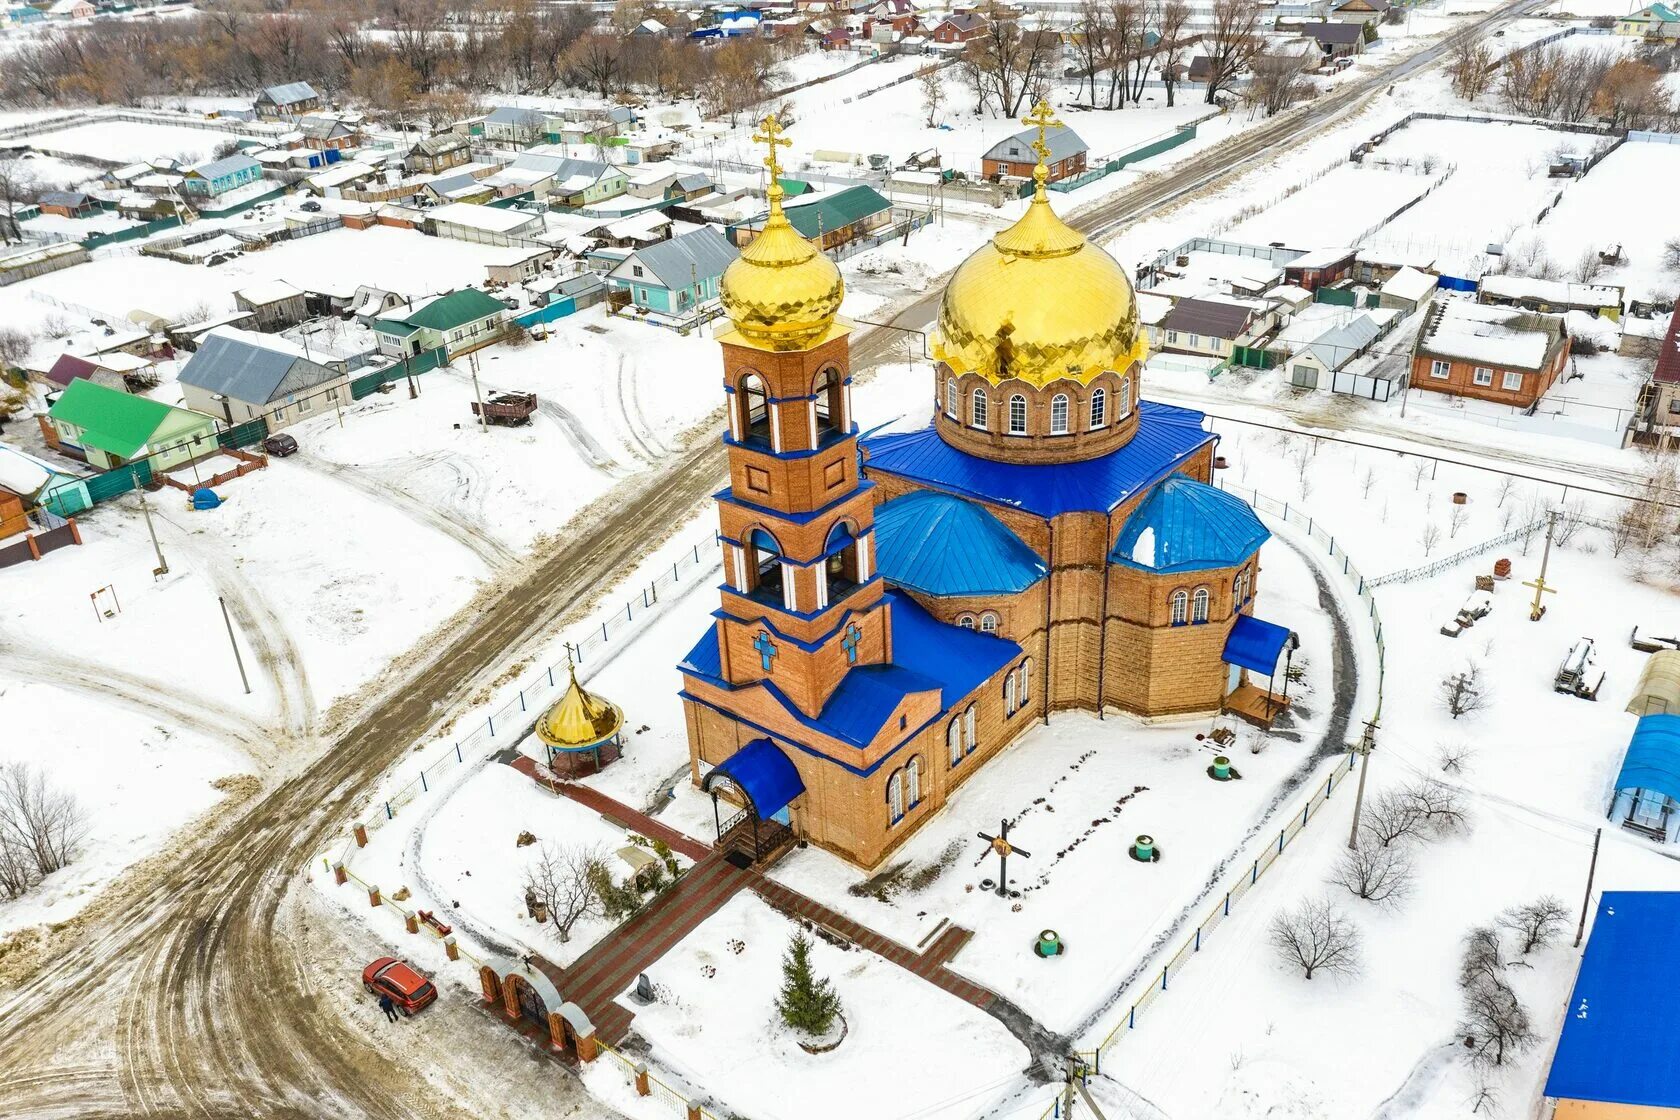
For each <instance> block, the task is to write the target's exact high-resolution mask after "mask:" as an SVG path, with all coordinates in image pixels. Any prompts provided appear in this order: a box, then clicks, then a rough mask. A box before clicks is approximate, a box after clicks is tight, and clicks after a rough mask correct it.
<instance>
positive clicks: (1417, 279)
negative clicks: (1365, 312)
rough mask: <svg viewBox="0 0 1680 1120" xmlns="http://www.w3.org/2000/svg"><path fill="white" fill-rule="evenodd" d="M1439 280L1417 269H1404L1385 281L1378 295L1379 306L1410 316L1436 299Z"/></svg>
mask: <svg viewBox="0 0 1680 1120" xmlns="http://www.w3.org/2000/svg"><path fill="white" fill-rule="evenodd" d="M1436 282H1437V278H1436V277H1435V276H1433V275H1431V274H1430V273H1427V272H1420V271H1418V270H1417V269H1415V268H1410V267H1407V268H1402V269H1401V270H1400V271H1399V272H1396V273H1395V274H1394V275H1393V276H1390V277H1389V278H1388V279H1387V280H1384V281H1383V284H1382V288H1381V289H1380V290H1379V291H1378V293H1377V306H1378V307H1389V308H1393V309H1394V310H1395V311H1399V312H1401V313H1403V314H1406V315H1410V314H1411V313H1412V312H1414V311H1416V310H1417V309H1418V308H1420V307H1422V306H1423V305H1424V304H1426V303H1428V302H1429V301H1430V300H1432V299H1434V298H1435V288H1436Z"/></svg>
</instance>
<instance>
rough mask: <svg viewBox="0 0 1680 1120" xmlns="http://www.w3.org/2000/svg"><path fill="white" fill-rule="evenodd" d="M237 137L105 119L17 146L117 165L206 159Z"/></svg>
mask: <svg viewBox="0 0 1680 1120" xmlns="http://www.w3.org/2000/svg"><path fill="white" fill-rule="evenodd" d="M238 138H239V137H238V135H237V134H235V133H232V132H222V131H218V130H215V129H205V128H185V127H183V126H181V125H172V124H149V123H144V122H139V121H118V120H105V121H96V122H94V123H92V124H78V125H73V126H71V127H70V128H63V129H56V130H53V131H50V132H38V133H32V134H30V135H29V136H26V137H23V138H21V140H20V143H25V144H29V145H30V146H32V147H36V148H42V149H45V150H46V151H49V152H63V153H67V154H69V155H72V156H76V155H83V156H95V157H97V158H99V159H111V160H116V161H118V162H119V163H137V162H139V161H141V160H148V159H162V158H165V157H170V158H174V159H178V160H180V161H181V162H182V163H197V162H199V161H200V160H205V159H209V158H210V157H211V155H213V154H214V153H215V150H216V148H217V146H218V145H220V144H225V143H227V142H228V141H230V140H237V139H238Z"/></svg>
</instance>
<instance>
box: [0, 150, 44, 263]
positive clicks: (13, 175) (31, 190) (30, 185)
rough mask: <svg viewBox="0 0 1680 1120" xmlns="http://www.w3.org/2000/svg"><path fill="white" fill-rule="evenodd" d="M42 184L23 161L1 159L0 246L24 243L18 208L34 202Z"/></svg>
mask: <svg viewBox="0 0 1680 1120" xmlns="http://www.w3.org/2000/svg"><path fill="white" fill-rule="evenodd" d="M39 186H40V184H39V183H38V182H37V181H36V178H35V171H34V169H33V168H31V167H30V166H29V165H28V164H27V163H25V162H24V161H23V160H21V159H0V245H4V244H6V243H7V242H11V241H22V240H23V230H21V229H20V228H19V227H18V221H17V208H18V207H20V206H22V205H23V204H24V203H26V202H31V201H33V200H34V197H35V192H36V190H37V189H38V188H39Z"/></svg>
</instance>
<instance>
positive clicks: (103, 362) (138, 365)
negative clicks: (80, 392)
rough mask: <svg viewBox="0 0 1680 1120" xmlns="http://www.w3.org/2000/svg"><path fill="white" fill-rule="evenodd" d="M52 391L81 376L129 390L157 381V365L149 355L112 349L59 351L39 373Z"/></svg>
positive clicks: (116, 388) (108, 386)
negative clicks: (110, 350) (83, 351)
mask: <svg viewBox="0 0 1680 1120" xmlns="http://www.w3.org/2000/svg"><path fill="white" fill-rule="evenodd" d="M40 376H41V378H42V380H44V381H45V382H46V383H47V384H48V385H49V386H51V391H57V390H59V389H62V388H64V387H65V386H67V385H69V384H70V382H72V381H74V380H75V379H76V378H78V377H80V378H83V379H84V380H87V381H91V382H93V383H94V384H95V385H103V386H104V387H105V388H107V389H115V390H117V391H118V392H122V393H132V392H136V391H138V390H141V389H149V388H151V387H152V386H154V385H156V384H157V380H158V379H157V364H156V363H155V362H153V361H152V359H151V358H148V357H142V356H141V355H138V354H129V353H126V352H124V351H122V350H114V351H112V352H111V353H109V354H92V355H86V356H84V355H81V354H60V355H59V356H58V360H57V361H55V362H53V364H52V366H51V368H49V369H48V370H47V371H46V372H45V373H43V374H41V375H40Z"/></svg>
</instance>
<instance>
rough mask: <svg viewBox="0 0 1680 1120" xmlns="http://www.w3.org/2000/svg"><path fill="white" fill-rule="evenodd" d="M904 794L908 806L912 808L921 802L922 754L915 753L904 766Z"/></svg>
mask: <svg viewBox="0 0 1680 1120" xmlns="http://www.w3.org/2000/svg"><path fill="white" fill-rule="evenodd" d="M904 796H905V800H906V801H907V802H908V803H909V806H910V808H912V809H914V808H915V807H916V806H918V805H920V804H921V803H922V756H921V755H916V756H914V757H912V758H911V759H910V765H908V766H906V767H905V768H904Z"/></svg>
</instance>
